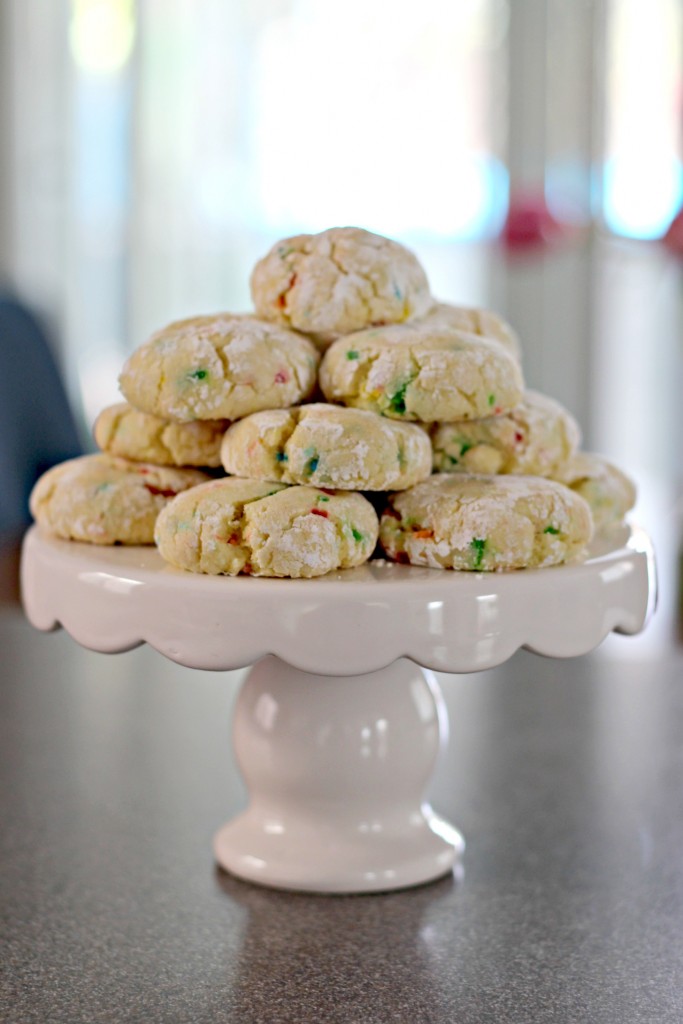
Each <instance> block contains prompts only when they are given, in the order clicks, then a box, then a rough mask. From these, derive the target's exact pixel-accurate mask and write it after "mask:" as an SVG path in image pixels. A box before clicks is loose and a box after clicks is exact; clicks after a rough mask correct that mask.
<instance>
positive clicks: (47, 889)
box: [0, 609, 683, 1024]
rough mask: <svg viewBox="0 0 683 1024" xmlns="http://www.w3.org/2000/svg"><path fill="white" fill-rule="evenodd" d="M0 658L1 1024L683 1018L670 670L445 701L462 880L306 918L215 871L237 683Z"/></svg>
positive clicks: (143, 662)
mask: <svg viewBox="0 0 683 1024" xmlns="http://www.w3.org/2000/svg"><path fill="white" fill-rule="evenodd" d="M628 643H629V641H628V640H626V639H625V640H624V641H623V644H624V650H625V651H626V652H628V646H627V645H628ZM0 650H1V651H2V673H1V675H2V684H1V685H0V786H1V790H0V795H1V800H2V818H1V820H2V834H1V839H0V848H1V857H2V861H1V867H2V870H1V872H0V919H1V926H0V927H1V930H0V946H2V950H3V952H2V956H1V957H0V1020H2V1021H3V1022H4V1024H33V1022H36V1024H38V1022H40V1024H53V1022H59V1024H62V1022H64V1024H79V1022H87V1024H100V1022H102V1024H104V1022H106V1024H119V1022H136V1021H141V1022H143V1021H144V1022H145V1024H156V1022H159V1024H171V1022H179V1024H180V1022H182V1024H193V1022H202V1024H203V1022H207V1024H209V1022H210V1024H223V1022H235V1024H256V1022H263V1024H280V1022H292V1024H305V1022H309V1021H310V1022H315V1024H323V1022H324V1024H336V1022H344V1024H349V1022H353V1024H356V1022H358V1024H380V1022H381V1024H384V1022H400V1024H422V1022H448V1024H455V1022H457V1024H489V1022H491V1024H494V1022H495V1024H506V1022H515V1024H536V1022H539V1024H540V1022H542V1024H554V1022H558V1024H578V1022H587V1024H588V1022H590V1024H608V1022H609V1024H611V1022H614V1024H674V1022H676V1024H680V1021H681V1020H683V856H682V855H681V851H682V850H683V658H681V656H680V655H674V654H671V655H670V656H668V657H667V658H666V660H663V661H659V662H655V661H654V660H652V659H648V660H637V661H636V660H633V661H625V660H620V661H612V660H610V659H609V658H607V657H606V656H604V655H602V654H600V653H598V654H594V655H591V656H589V657H586V658H580V659H574V660H570V661H547V660H544V659H541V658H537V657H535V656H533V655H530V654H526V653H525V652H520V653H518V654H517V655H516V656H515V657H514V658H513V659H512V661H511V662H509V663H508V664H507V665H506V666H504V667H502V668H500V669H497V670H496V671H494V672H488V673H483V674H481V675H477V676H463V677H442V686H443V692H444V696H445V698H446V702H447V704H448V706H449V711H450V715H451V743H450V748H449V751H448V753H447V755H446V756H445V757H444V759H443V761H442V763H441V765H440V767H439V769H438V772H437V776H436V780H435V785H434V789H433V793H432V798H433V803H434V805H435V807H436V808H437V809H439V810H443V812H444V813H445V814H446V815H447V816H449V817H450V818H451V820H453V821H454V822H455V823H456V824H457V825H458V826H459V827H460V828H461V829H462V831H463V832H464V834H465V836H466V839H467V842H468V848H467V851H466V854H465V859H464V878H462V879H461V880H459V881H457V882H456V881H454V880H453V879H445V880H443V881H440V882H438V883H435V884H433V885H430V886H426V887H423V888H419V889H414V890H411V891H406V892H402V893H395V894H391V895H384V896H362V897H311V896H302V895H288V894H285V893H276V892H270V891H268V890H265V889H258V888H255V887H251V886H249V885H246V884H243V883H240V882H238V881H236V880H234V879H232V878H230V877H228V876H227V875H224V874H222V873H221V872H219V871H218V870H216V868H215V867H214V865H213V863H212V859H211V850H210V843H211V837H212V834H213V832H214V830H215V829H216V828H217V827H218V826H220V825H221V824H222V823H223V822H224V821H225V820H226V819H227V818H228V817H229V816H230V815H231V814H232V813H234V812H235V811H236V810H237V809H238V808H239V806H240V805H241V802H242V799H243V789H242V786H241V783H240V781H239V778H238V776H237V772H236V769H235V766H234V763H233V761H232V755H231V750H230V743H229V721H230V711H231V703H232V700H233V698H234V695H235V693H236V689H237V687H236V685H235V680H231V678H230V676H229V675H220V674H210V673H197V672H192V671H190V670H188V669H183V668H180V667H178V666H176V665H173V664H171V663H169V662H167V661H165V660H163V659H162V658H161V657H159V656H158V655H156V654H155V653H154V652H153V651H151V650H149V649H145V648H141V649H139V650H136V651H132V652H130V653H128V654H123V655H117V656H115V657H107V656H104V655H97V654H91V653H89V652H87V651H84V650H82V649H80V648H79V647H78V646H77V645H76V644H75V643H74V642H73V641H71V640H70V639H69V637H67V636H66V635H65V634H64V633H58V634H53V635H42V634H38V633H36V632H35V631H33V630H32V629H31V628H30V627H29V626H28V624H27V623H25V622H24V621H23V619H22V618H21V614H20V612H19V611H18V610H14V609H7V610H6V611H3V613H2V617H1V618H0Z"/></svg>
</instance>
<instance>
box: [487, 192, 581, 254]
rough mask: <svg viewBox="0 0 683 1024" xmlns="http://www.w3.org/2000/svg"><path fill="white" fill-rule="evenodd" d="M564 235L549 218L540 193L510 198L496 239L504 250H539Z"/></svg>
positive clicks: (549, 215)
mask: <svg viewBox="0 0 683 1024" xmlns="http://www.w3.org/2000/svg"><path fill="white" fill-rule="evenodd" d="M564 233H565V227H564V225H563V224H561V223H560V222H559V221H558V220H556V219H555V218H554V217H553V215H552V213H551V212H550V210H549V209H548V205H547V203H546V201H545V197H544V196H543V193H542V192H541V193H540V194H535V195H517V196H514V195H513V196H511V198H510V205H509V207H508V215H507V218H506V220H505V224H504V225H503V229H502V231H501V236H500V237H501V242H502V243H503V245H504V246H505V248H506V249H513V250H519V249H534V248H540V247H542V246H546V245H549V244H550V243H551V242H554V241H556V240H557V239H558V237H559V236H561V235H563V234H564Z"/></svg>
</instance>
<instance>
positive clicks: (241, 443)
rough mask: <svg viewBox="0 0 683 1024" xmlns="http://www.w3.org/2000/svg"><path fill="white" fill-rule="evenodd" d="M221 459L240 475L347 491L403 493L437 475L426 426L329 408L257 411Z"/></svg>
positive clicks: (235, 430) (232, 435)
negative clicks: (434, 469) (432, 475)
mask: <svg viewBox="0 0 683 1024" xmlns="http://www.w3.org/2000/svg"><path fill="white" fill-rule="evenodd" d="M221 453H222V460H223V466H224V468H225V469H226V470H227V472H228V473H233V474H234V475H235V476H243V477H251V478H254V479H257V480H281V481H282V482H283V483H288V484H311V485H313V486H314V487H337V488H340V489H341V490H347V491H394V490H395V491H398V490H404V489H405V488H406V487H412V485H413V484H416V483H418V482H419V481H420V480H424V479H426V477H428V476H429V474H430V473H431V469H432V454H431V445H430V443H429V437H428V436H427V434H426V432H425V431H424V429H423V428H422V427H418V426H417V425H415V424H413V423H396V422H394V421H393V420H387V419H383V418H382V417H381V416H377V415H375V413H372V412H366V411H365V410H363V409H344V408H343V407H341V406H339V405H325V404H324V403H315V404H312V405H304V406H302V407H301V408H298V409H274V410H271V411H268V412H255V413H253V415H251V416H247V417H246V418H245V419H243V420H239V421H238V422H237V423H235V424H233V426H232V427H231V428H230V430H229V431H228V432H227V434H226V435H225V438H224V440H223V447H222V452H221Z"/></svg>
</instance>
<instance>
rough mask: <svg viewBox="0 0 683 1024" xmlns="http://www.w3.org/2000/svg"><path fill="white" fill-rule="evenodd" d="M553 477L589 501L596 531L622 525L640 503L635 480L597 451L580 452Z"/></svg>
mask: <svg viewBox="0 0 683 1024" xmlns="http://www.w3.org/2000/svg"><path fill="white" fill-rule="evenodd" d="M553 476H554V478H555V479H556V480H560V481H561V482H562V483H564V484H566V485H567V487H571V489H572V491H575V492H576V493H577V494H580V495H581V497H582V498H583V499H584V500H585V501H587V502H588V504H589V505H590V509H591V512H592V513H593V522H594V523H595V528H596V530H602V529H604V528H605V527H607V526H610V525H611V524H612V523H618V522H620V521H621V520H622V519H623V518H624V516H625V515H626V513H627V512H629V511H630V510H631V509H632V508H633V506H634V505H635V503H636V498H637V490H636V485H635V484H634V482H633V480H631V478H630V477H629V476H628V475H627V474H626V473H624V471H623V470H621V469H619V467H618V466H615V465H614V464H613V463H612V462H610V461H609V460H608V459H606V458H605V457H604V456H603V455H597V454H596V453H595V452H577V453H576V454H575V455H574V456H573V457H572V458H571V459H569V460H568V461H567V463H566V464H565V465H564V466H562V467H561V468H560V469H559V470H558V471H557V473H555V474H553Z"/></svg>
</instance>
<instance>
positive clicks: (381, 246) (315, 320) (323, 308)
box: [251, 228, 433, 349]
mask: <svg viewBox="0 0 683 1024" xmlns="http://www.w3.org/2000/svg"><path fill="white" fill-rule="evenodd" d="M251 295H252V300H253V302H254V308H255V310H256V312H257V314H258V315H259V316H262V317H263V318H264V319H266V320H273V321H275V322H276V323H280V324H285V325H286V326H288V327H294V328H296V330H299V331H304V332H305V333H306V334H310V335H311V337H313V338H314V339H315V341H316V342H317V344H318V345H319V346H320V348H321V349H324V348H326V347H327V346H328V345H329V344H330V342H331V341H334V339H335V338H338V337H340V335H342V334H350V333H351V332H352V331H360V330H362V329H363V328H364V327H370V326H371V325H374V324H393V323H401V322H403V321H404V320H408V319H409V318H410V317H413V316H422V314H423V313H426V312H427V311H428V309H429V308H430V306H431V305H432V303H433V299H432V297H431V295H430V294H429V285H428V283H427V277H426V275H425V272H424V270H423V269H422V267H421V265H420V263H419V262H418V260H417V258H416V257H415V256H414V255H413V253H412V252H410V251H409V250H408V249H406V248H404V247H403V246H402V245H399V243H398V242H394V241H392V240H391V239H389V238H384V237H383V236H382V235H375V234H372V232H370V231H364V230H363V229H362V228H329V229H328V230H327V231H322V232H321V233H320V234H319V235H297V236H296V237H294V238H285V239H283V241H281V242H278V243H277V244H276V245H274V246H273V248H272V249H271V250H270V252H269V253H267V254H266V256H264V257H263V259H261V260H259V262H258V263H257V264H256V266H255V267H254V270H253V272H252V275H251Z"/></svg>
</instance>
